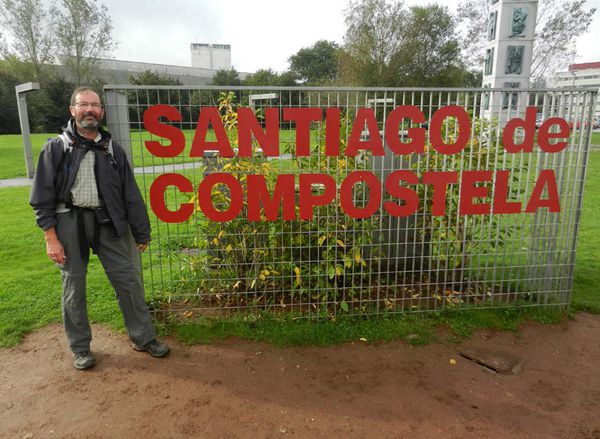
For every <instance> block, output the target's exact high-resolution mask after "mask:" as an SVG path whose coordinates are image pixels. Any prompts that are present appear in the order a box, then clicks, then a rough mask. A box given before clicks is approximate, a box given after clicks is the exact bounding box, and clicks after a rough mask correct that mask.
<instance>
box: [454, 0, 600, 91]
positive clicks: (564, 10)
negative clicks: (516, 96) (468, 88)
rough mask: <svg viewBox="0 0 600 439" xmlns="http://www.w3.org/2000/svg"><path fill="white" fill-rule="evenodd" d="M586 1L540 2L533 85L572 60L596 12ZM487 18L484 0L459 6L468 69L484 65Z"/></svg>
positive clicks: (553, 0) (472, 1)
mask: <svg viewBox="0 0 600 439" xmlns="http://www.w3.org/2000/svg"><path fill="white" fill-rule="evenodd" d="M586 3H587V0H539V3H538V12H537V19H536V23H535V40H534V45H533V56H532V63H531V79H532V82H533V83H534V84H540V83H544V78H545V77H546V76H548V75H550V74H551V73H553V72H555V71H557V70H560V69H564V68H566V65H567V64H568V63H569V62H570V61H572V60H573V59H574V58H575V55H576V51H575V48H574V45H575V41H576V39H577V37H579V36H580V35H582V34H584V33H585V32H587V31H588V29H589V27H590V24H591V22H592V19H593V16H594V14H595V12H596V9H595V8H589V9H588V8H587V7H586ZM488 15H489V2H488V1H487V0H465V1H464V2H463V3H461V4H460V5H459V7H458V13H457V16H458V20H460V22H461V23H462V24H463V25H464V28H465V29H466V30H465V33H464V35H463V38H462V46H463V55H464V56H465V57H466V58H467V60H468V62H469V64H470V65H471V66H477V67H479V68H480V66H481V65H482V64H483V51H484V50H483V48H484V46H485V44H486V41H485V37H484V35H485V29H486V21H487V18H488Z"/></svg>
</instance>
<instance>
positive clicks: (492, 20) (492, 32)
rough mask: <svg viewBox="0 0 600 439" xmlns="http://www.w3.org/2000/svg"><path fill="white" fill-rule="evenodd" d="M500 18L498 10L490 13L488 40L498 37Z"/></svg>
mask: <svg viewBox="0 0 600 439" xmlns="http://www.w3.org/2000/svg"><path fill="white" fill-rule="evenodd" d="M497 20H498V11H494V12H492V13H491V14H490V16H489V19H488V25H487V37H488V41H491V40H493V39H494V38H496V21H497Z"/></svg>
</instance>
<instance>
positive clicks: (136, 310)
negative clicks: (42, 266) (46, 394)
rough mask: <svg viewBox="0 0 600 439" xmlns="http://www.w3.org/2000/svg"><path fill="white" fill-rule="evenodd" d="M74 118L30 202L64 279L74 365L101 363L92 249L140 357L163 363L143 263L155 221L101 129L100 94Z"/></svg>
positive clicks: (86, 95)
mask: <svg viewBox="0 0 600 439" xmlns="http://www.w3.org/2000/svg"><path fill="white" fill-rule="evenodd" d="M69 111H70V113H71V116H72V119H70V120H69V122H68V123H67V127H66V128H65V130H64V132H63V134H61V136H59V137H58V138H55V139H51V140H49V141H48V142H47V143H46V144H45V145H44V148H43V150H42V152H41V154H40V158H39V161H38V166H37V169H36V173H35V178H34V181H33V188H32V191H31V198H30V204H31V206H32V207H33V209H34V210H35V212H36V220H37V224H38V225H39V226H40V228H41V229H42V230H43V231H44V237H45V239H46V253H47V254H48V257H49V258H50V259H51V260H52V261H54V263H55V264H56V265H57V266H58V268H59V269H60V271H61V275H62V316H63V321H64V327H65V332H66V334H67V338H68V341H69V347H70V349H71V351H72V352H73V357H74V363H73V364H74V366H75V367H76V368H77V369H80V370H82V369H88V368H90V367H93V366H94V365H95V363H96V360H95V358H94V356H93V355H92V353H91V351H90V342H91V340H92V332H91V328H90V324H89V321H88V316H87V304H86V273H87V265H88V262H89V256H90V249H92V250H93V252H94V253H95V254H97V255H98V258H99V259H100V262H101V263H102V266H103V267H104V271H105V272H106V275H107V276H108V279H109V280H110V282H111V284H112V286H113V288H114V289H115V292H116V295H117V299H118V302H119V307H120V308H121V312H122V313H123V318H124V320H125V326H126V327H127V332H128V334H129V337H130V338H131V341H132V346H133V348H134V349H135V350H137V351H143V352H148V353H149V354H150V355H152V356H153V357H163V356H165V355H167V353H168V352H169V347H168V346H167V345H166V344H165V343H163V342H160V341H158V340H157V339H156V335H155V332H154V327H153V325H152V320H151V317H150V313H149V311H148V307H147V306H146V303H145V301H144V289H143V285H142V282H141V275H140V274H141V273H140V272H139V268H138V267H139V265H138V264H137V263H136V262H137V257H136V249H135V248H134V246H133V242H132V241H131V238H132V235H133V239H134V240H135V243H136V245H137V251H139V252H143V251H144V250H145V249H146V247H147V246H148V243H149V242H150V221H149V219H148V213H147V211H146V206H145V205H144V201H143V199H142V196H141V194H140V191H139V189H138V187H137V185H136V183H135V179H134V176H133V171H132V169H131V167H130V165H129V163H128V162H127V158H126V156H125V152H124V151H123V149H122V148H121V147H120V146H119V145H117V144H116V143H114V142H112V141H111V138H110V133H108V132H107V131H105V130H104V129H102V128H101V127H100V121H101V120H102V117H103V116H104V109H103V107H102V102H101V100H100V95H99V94H98V93H97V92H96V91H95V90H94V89H92V88H90V87H79V88H77V89H75V91H74V92H73V95H72V96H71V105H70V107H69Z"/></svg>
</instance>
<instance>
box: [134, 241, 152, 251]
mask: <svg viewBox="0 0 600 439" xmlns="http://www.w3.org/2000/svg"><path fill="white" fill-rule="evenodd" d="M148 244H150V240H148V241H146V242H144V243H142V244H136V246H137V249H138V251H139V252H140V253H143V252H144V251H146V249H147V248H148Z"/></svg>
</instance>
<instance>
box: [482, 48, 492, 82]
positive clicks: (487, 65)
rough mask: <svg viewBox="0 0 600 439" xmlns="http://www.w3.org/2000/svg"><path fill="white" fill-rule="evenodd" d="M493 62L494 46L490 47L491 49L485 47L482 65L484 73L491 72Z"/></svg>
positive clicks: (488, 73) (489, 73)
mask: <svg viewBox="0 0 600 439" xmlns="http://www.w3.org/2000/svg"><path fill="white" fill-rule="evenodd" d="M493 63H494V48H493V47H492V48H491V49H487V50H486V51H485V65H484V67H483V74H484V75H491V74H492V67H493Z"/></svg>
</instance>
